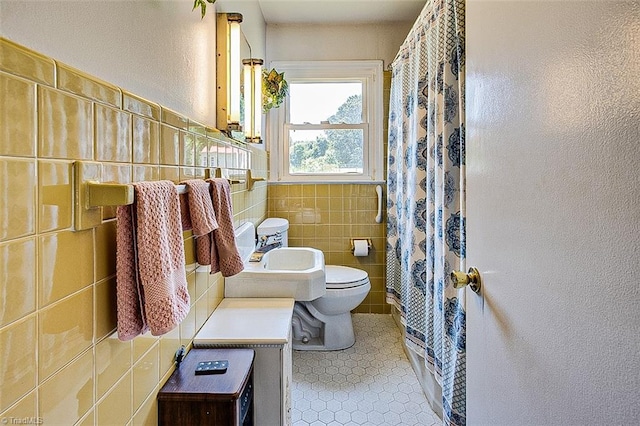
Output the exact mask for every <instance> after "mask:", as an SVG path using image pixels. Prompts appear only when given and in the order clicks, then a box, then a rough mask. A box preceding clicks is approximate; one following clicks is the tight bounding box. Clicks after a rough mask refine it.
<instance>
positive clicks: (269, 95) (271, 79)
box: [262, 68, 289, 114]
mask: <svg viewBox="0 0 640 426" xmlns="http://www.w3.org/2000/svg"><path fill="white" fill-rule="evenodd" d="M288 93H289V83H287V80H285V79H284V73H283V72H282V73H278V71H276V69H275V68H272V69H271V71H267V70H266V69H265V70H263V71H262V112H264V113H265V114H266V113H267V112H268V111H269V110H270V109H271V108H278V107H279V106H280V105H282V102H283V101H284V98H286V97H287V94H288Z"/></svg>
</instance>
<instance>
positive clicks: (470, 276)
mask: <svg viewBox="0 0 640 426" xmlns="http://www.w3.org/2000/svg"><path fill="white" fill-rule="evenodd" d="M451 282H452V283H453V287H454V288H462V287H464V286H466V285H469V287H470V288H471V290H473V291H474V292H475V293H480V287H481V285H482V281H481V279H480V272H478V270H477V269H476V268H469V272H467V273H466V274H465V273H464V272H462V271H453V272H452V273H451Z"/></svg>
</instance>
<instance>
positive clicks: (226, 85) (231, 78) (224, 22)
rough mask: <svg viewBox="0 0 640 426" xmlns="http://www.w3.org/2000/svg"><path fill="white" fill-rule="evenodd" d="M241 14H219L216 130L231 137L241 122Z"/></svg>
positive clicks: (238, 128)
mask: <svg viewBox="0 0 640 426" xmlns="http://www.w3.org/2000/svg"><path fill="white" fill-rule="evenodd" d="M241 22H242V14H240V13H218V16H217V22H216V23H217V34H216V37H217V40H216V48H217V62H216V81H217V85H216V86H217V89H216V105H217V107H216V127H217V128H218V129H219V130H222V131H225V132H227V133H228V135H229V136H231V132H234V131H242V125H241V123H240V98H241V96H242V93H241V81H240V78H241V73H242V70H241V67H242V63H241V60H240V48H241V41H242V39H241V37H242V31H241V29H240V23H241Z"/></svg>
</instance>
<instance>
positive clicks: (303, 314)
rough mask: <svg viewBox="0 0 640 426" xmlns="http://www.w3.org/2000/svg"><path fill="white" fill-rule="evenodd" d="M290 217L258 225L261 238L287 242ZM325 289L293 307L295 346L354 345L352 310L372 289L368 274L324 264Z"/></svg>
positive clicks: (318, 348) (304, 347)
mask: <svg viewBox="0 0 640 426" xmlns="http://www.w3.org/2000/svg"><path fill="white" fill-rule="evenodd" d="M288 230H289V221H288V220H286V219H280V218H269V219H266V220H265V221H263V222H262V223H261V224H260V225H259V226H258V228H257V234H258V241H259V242H260V241H263V242H264V243H271V242H272V241H279V242H281V243H282V245H283V246H285V247H286V246H287V245H288ZM325 276H326V293H325V295H324V296H322V297H319V298H318V299H315V300H311V301H308V302H296V303H295V306H294V309H293V322H292V324H293V348H294V349H297V350H340V349H346V348H348V347H350V346H352V345H353V344H354V343H355V341H356V339H355V334H354V333H353V323H352V321H351V310H352V309H355V308H356V307H357V306H358V305H359V304H360V303H361V302H362V301H363V300H364V298H365V297H366V296H367V294H368V293H369V290H371V283H370V282H369V275H368V274H367V273H366V272H365V271H363V270H361V269H356V268H351V267H347V266H336V265H325Z"/></svg>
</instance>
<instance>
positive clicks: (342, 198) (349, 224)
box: [268, 184, 390, 313]
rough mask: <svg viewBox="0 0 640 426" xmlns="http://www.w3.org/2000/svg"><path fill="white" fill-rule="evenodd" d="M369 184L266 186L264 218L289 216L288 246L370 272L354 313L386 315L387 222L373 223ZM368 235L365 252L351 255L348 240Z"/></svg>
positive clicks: (331, 262) (374, 207)
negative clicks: (368, 288)
mask: <svg viewBox="0 0 640 426" xmlns="http://www.w3.org/2000/svg"><path fill="white" fill-rule="evenodd" d="M375 187H376V186H375V185H371V184H281V185H269V192H268V199H269V217H281V218H285V219H287V220H289V245H290V246H293V247H313V248H316V249H318V250H322V252H323V253H324V256H325V263H326V264H328V265H345V266H353V267H355V268H359V269H363V270H365V271H367V273H368V274H369V279H370V280H371V291H370V292H369V295H368V296H367V298H366V299H365V300H364V301H363V302H362V303H361V304H360V306H358V307H357V308H356V309H355V310H354V312H367V313H390V309H389V308H390V305H388V304H387V303H386V302H385V292H384V280H385V275H384V274H385V266H386V256H385V247H386V241H385V232H386V225H385V223H384V221H383V223H376V221H375V217H376V214H377V208H378V198H377V195H376V191H375ZM353 238H356V239H357V238H370V239H371V242H372V247H371V249H370V250H369V255H368V256H365V257H355V256H354V255H353V254H352V252H351V239H353Z"/></svg>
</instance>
